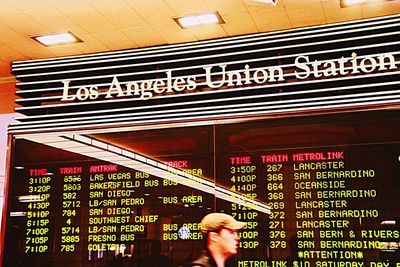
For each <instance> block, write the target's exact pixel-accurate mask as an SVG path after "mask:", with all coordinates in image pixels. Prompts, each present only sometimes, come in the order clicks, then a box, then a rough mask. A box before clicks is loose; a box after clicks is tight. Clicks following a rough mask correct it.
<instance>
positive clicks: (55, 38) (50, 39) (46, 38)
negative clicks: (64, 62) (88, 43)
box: [31, 32, 82, 46]
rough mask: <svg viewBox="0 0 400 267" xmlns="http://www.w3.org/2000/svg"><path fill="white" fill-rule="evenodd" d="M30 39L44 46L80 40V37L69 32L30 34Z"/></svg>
mask: <svg viewBox="0 0 400 267" xmlns="http://www.w3.org/2000/svg"><path fill="white" fill-rule="evenodd" d="M31 38H32V39H34V40H35V41H37V42H39V43H41V44H42V45H44V46H55V45H62V44H72V43H79V42H82V40H81V39H79V38H78V37H76V36H75V35H73V34H72V33H70V32H64V33H56V34H46V35H38V36H32V37H31Z"/></svg>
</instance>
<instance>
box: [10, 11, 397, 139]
mask: <svg viewBox="0 0 400 267" xmlns="http://www.w3.org/2000/svg"><path fill="white" fill-rule="evenodd" d="M399 47H400V15H395V16H389V17H381V18H375V19H370V20H363V21H352V22H346V23H340V24H332V25H323V26H316V27H310V28H305V29H297V30H290V31H284V32H275V33H264V34H254V35H245V36H238V37H231V38H224V39H216V40H208V41H202V42H195V43H185V44H177V45H166V46H159V47H149V48H143V49H133V50H125V51H118V52H108V53H98V54H90V55H84V56H73V57H63V58H53V59H44V60H31V61H20V62H14V63H13V65H12V73H13V74H14V75H16V77H17V80H18V81H19V82H18V83H17V87H18V89H19V91H18V92H17V95H18V96H19V97H20V98H19V99H17V104H18V105H19V106H20V107H18V108H17V109H16V111H17V112H18V113H20V114H21V117H20V118H17V120H18V122H17V123H14V124H12V125H11V126H10V127H9V132H10V133H25V132H43V131H63V130H71V129H72V130H73V129H81V128H86V129H90V128H96V127H114V126H121V125H135V124H137V125H140V124H152V123H170V122H178V121H179V122H186V121H199V120H202V121H204V120H206V121H207V120H219V119H224V118H225V119H226V118H237V117H250V116H264V115H271V114H277V113H279V114H283V113H292V112H303V111H304V112H306V111H315V110H331V109H350V108H361V107H371V106H380V107H382V106H396V105H398V104H399V103H400V86H399V85H400V71H399V67H400V60H399V59H400V55H399V53H400V50H399ZM388 54H389V55H391V56H393V57H394V62H395V63H393V62H392V63H390V62H389V61H386V63H385V64H386V65H385V66H386V67H387V68H376V69H374V70H373V71H370V70H371V68H369V69H368V67H366V71H364V72H362V71H360V72H359V73H354V72H352V68H354V66H352V65H351V64H350V63H349V62H351V60H357V62H359V63H360V62H362V61H363V60H364V59H365V62H369V63H371V60H370V59H373V60H376V61H378V58H379V57H380V56H382V55H388ZM299 57H301V58H302V59H304V58H305V57H307V58H308V59H309V60H310V64H311V62H314V61H315V60H317V61H320V62H326V61H337V60H338V59H341V58H343V59H344V60H346V62H347V63H346V64H344V65H343V67H344V68H343V73H339V74H338V75H330V76H329V75H326V76H324V75H322V76H321V77H315V76H312V75H310V77H308V78H305V79H299V78H298V77H297V76H296V75H299V69H296V67H297V66H296V65H295V62H296V59H298V58H299ZM338 64H339V63H338ZM393 64H394V65H395V67H393ZM223 65H226V71H229V72H235V71H236V72H240V75H242V79H243V81H245V79H246V77H245V76H246V72H245V71H244V70H247V71H248V73H253V72H254V71H256V70H260V69H266V70H268V68H270V67H274V66H275V67H276V66H277V67H279V68H280V69H281V70H282V71H283V73H282V75H283V76H282V77H283V79H281V80H280V81H271V80H270V81H266V82H264V83H262V82H258V83H255V82H254V77H250V78H249V77H247V78H248V79H247V83H242V84H239V83H235V84H228V83H225V84H223V85H221V86H219V87H218V88H210V86H209V83H207V77H206V74H205V69H206V68H210V67H212V69H211V70H212V72H211V74H210V76H209V77H208V78H212V81H213V82H215V84H218V82H220V80H221V79H222V75H221V72H222V69H221V67H220V66H223ZM310 66H311V65H310ZM390 66H391V68H389V67H390ZM325 67H326V66H325ZM320 71H322V70H320ZM168 73H169V74H168ZM168 75H171V76H172V78H173V79H175V80H176V79H179V78H182V79H183V80H185V79H187V78H188V77H194V78H192V79H193V80H192V82H193V83H195V84H196V88H195V89H193V90H182V91H179V92H177V91H174V92H173V93H172V92H169V91H165V92H162V93H156V92H153V93H154V96H153V97H152V98H150V99H146V100H143V99H141V98H140V97H138V96H123V97H109V98H107V97H106V93H107V88H110V86H113V85H112V83H113V81H115V79H117V80H118V82H119V83H121V84H125V85H126V84H127V83H132V82H134V83H136V84H142V83H146V82H148V81H153V82H154V81H156V80H160V81H163V84H167V83H168V77H167V76H168ZM317 76H320V75H317ZM250 80H251V81H250ZM63 81H64V82H63ZM66 81H68V89H69V90H68V93H70V94H71V95H72V96H73V95H75V94H76V92H77V91H78V90H82V89H80V88H86V89H87V90H89V88H90V87H92V88H99V96H98V97H97V98H96V99H90V98H88V99H86V100H84V101H80V100H78V99H74V100H64V101H62V97H63V93H64V90H63V88H64V85H65V84H66ZM249 81H250V82H249ZM178 84H179V83H178ZM216 87H217V86H216ZM64 97H65V96H64Z"/></svg>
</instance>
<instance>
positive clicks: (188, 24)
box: [174, 12, 224, 29]
mask: <svg viewBox="0 0 400 267" xmlns="http://www.w3.org/2000/svg"><path fill="white" fill-rule="evenodd" d="M174 20H175V22H176V23H178V25H179V26H180V27H181V28H182V29H188V28H193V27H198V26H205V25H215V24H222V23H224V20H223V19H222V17H221V16H220V15H219V13H218V12H212V13H205V14H196V15H190V16H185V17H179V18H174Z"/></svg>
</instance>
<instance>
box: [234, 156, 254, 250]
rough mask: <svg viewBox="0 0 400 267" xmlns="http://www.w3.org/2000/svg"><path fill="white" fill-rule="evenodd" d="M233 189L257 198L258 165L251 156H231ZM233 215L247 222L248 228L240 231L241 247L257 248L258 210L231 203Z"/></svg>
mask: <svg viewBox="0 0 400 267" xmlns="http://www.w3.org/2000/svg"><path fill="white" fill-rule="evenodd" d="M229 160H230V181H231V188H230V189H231V191H233V192H235V193H237V194H239V195H242V196H244V197H246V198H249V199H252V200H255V199H257V175H256V172H257V166H256V165H255V164H254V163H253V159H252V158H251V157H250V156H240V157H230V158H229ZM231 210H232V216H233V217H234V218H235V219H237V220H240V221H244V222H246V223H247V226H246V229H244V230H242V231H240V233H239V235H240V239H241V241H240V243H239V247H240V248H241V249H246V250H249V249H253V250H254V249H257V248H258V247H259V245H260V242H259V241H258V226H259V224H258V221H257V218H258V215H259V214H258V212H257V211H255V210H254V209H252V207H251V206H244V205H239V204H237V203H231Z"/></svg>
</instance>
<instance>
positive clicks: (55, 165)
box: [3, 112, 400, 267]
mask: <svg viewBox="0 0 400 267" xmlns="http://www.w3.org/2000/svg"><path fill="white" fill-rule="evenodd" d="M385 114H386V113H385ZM373 115H374V116H369V117H368V119H367V118H365V117H364V116H361V115H351V114H350V115H347V116H348V117H346V120H343V117H341V116H333V115H332V116H321V117H315V118H314V117H308V118H302V119H300V118H293V119H286V120H283V119H280V120H265V121H255V122H246V123H238V124H228V125H218V126H201V127H186V128H183V129H162V130H149V131H142V132H139V131H138V132H129V133H105V134H102V133H99V134H93V135H90V136H87V137H86V138H91V139H92V140H96V142H104V143H107V144H110V145H113V146H115V147H119V148H122V149H124V151H129V152H135V153H137V154H138V155H140V158H141V159H146V160H147V162H149V164H148V166H147V165H140V166H139V165H137V166H138V167H137V168H136V167H135V165H132V166H133V167H129V166H128V165H129V164H130V161H129V160H127V161H126V162H127V163H124V162H123V163H121V159H120V158H119V160H120V163H118V162H117V160H115V159H114V158H113V157H109V160H104V159H103V160H100V159H99V158H96V157H88V156H87V155H84V154H83V153H79V151H78V150H77V151H72V150H71V149H70V150H68V151H66V150H63V149H61V148H56V147H54V146H48V145H45V144H38V143H35V142H32V141H28V140H24V139H17V140H16V142H15V145H14V147H13V153H14V155H15V156H14V157H15V159H14V162H13V167H14V168H13V171H12V176H11V180H10V187H9V198H8V203H9V204H8V217H7V220H6V221H7V225H6V233H5V243H4V247H5V252H6V253H5V254H4V259H3V266H11V267H12V266H26V265H29V266H188V265H187V264H188V263H189V262H190V261H191V260H193V259H194V258H196V256H197V255H198V254H199V253H200V251H201V250H202V248H203V242H204V241H203V238H202V235H201V231H200V230H201V225H200V223H199V222H200V221H201V219H202V217H203V216H204V215H206V214H207V213H210V212H225V213H228V214H231V215H232V216H233V217H235V218H236V219H237V220H240V221H244V222H246V227H245V228H244V229H243V230H241V231H240V232H239V235H240V238H241V240H240V243H239V249H238V254H237V255H236V256H234V257H232V258H231V259H230V261H229V262H230V264H231V266H237V267H291V266H293V267H364V266H365V267H392V266H393V267H400V226H399V221H400V200H399V199H400V198H399V197H398V194H399V193H398V190H399V188H400V178H399V175H400V138H399V136H400V123H399V122H400V121H399V119H398V118H399V116H397V115H398V114H396V113H395V112H394V113H388V114H386V115H387V116H386V117H385V118H386V119H385V120H382V119H381V118H382V113H379V112H377V113H376V114H375V113H374V114H373ZM374 118H376V119H374ZM88 149H89V148H88ZM80 151H84V149H82V147H80ZM120 154H124V153H122V152H121V153H120ZM154 162H156V163H157V164H158V165H162V166H164V170H163V171H155V170H154V166H158V165H157V164H153V163H154ZM151 164H153V165H151ZM143 166H144V167H143ZM146 168H147V169H146ZM178 172H179V173H180V176H177V173H178ZM180 177H186V178H190V181H189V182H188V183H184V182H182V180H180V179H178V178H180ZM218 188H222V189H224V190H223V191H221V192H223V193H224V194H225V195H222V196H221V193H218V192H217V191H218ZM237 196H241V197H243V198H244V199H247V200H251V201H253V202H251V201H250V202H246V204H243V203H241V202H239V201H236V199H237ZM252 203H256V204H257V203H259V204H260V205H264V206H268V207H269V208H270V211H269V212H268V211H265V210H264V211H263V210H260V209H258V208H256V206H254V205H255V204H252ZM154 264H155V265H154Z"/></svg>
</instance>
